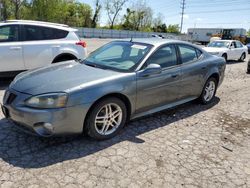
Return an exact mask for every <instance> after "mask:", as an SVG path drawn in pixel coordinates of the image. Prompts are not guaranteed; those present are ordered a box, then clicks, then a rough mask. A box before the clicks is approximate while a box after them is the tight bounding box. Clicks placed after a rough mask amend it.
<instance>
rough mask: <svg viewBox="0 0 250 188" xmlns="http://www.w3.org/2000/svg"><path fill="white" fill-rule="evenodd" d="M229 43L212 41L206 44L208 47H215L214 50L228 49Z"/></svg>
mask: <svg viewBox="0 0 250 188" xmlns="http://www.w3.org/2000/svg"><path fill="white" fill-rule="evenodd" d="M229 45H230V42H228V41H213V42H211V43H209V44H208V47H215V48H228V47H229Z"/></svg>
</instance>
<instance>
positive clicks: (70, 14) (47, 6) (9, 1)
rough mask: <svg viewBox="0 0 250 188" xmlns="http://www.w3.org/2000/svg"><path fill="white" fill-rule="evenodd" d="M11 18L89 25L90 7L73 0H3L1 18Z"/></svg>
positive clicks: (81, 25) (79, 25)
mask: <svg viewBox="0 0 250 188" xmlns="http://www.w3.org/2000/svg"><path fill="white" fill-rule="evenodd" d="M17 2H18V4H17ZM13 18H16V19H28V20H39V21H48V22H58V23H63V24H68V25H70V26H77V27H90V26H91V22H92V8H91V7H90V6H89V5H88V4H85V3H79V2H78V1H75V0H31V1H21V0H19V1H18V0H3V14H2V19H3V20H6V19H13Z"/></svg>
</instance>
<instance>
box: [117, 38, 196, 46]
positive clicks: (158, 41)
mask: <svg viewBox="0 0 250 188" xmlns="http://www.w3.org/2000/svg"><path fill="white" fill-rule="evenodd" d="M117 41H131V39H121V40H117ZM132 42H138V43H145V44H150V45H153V46H156V47H157V46H161V45H164V44H170V43H180V44H188V45H193V44H191V43H188V42H185V41H181V40H173V39H160V38H132ZM196 47H197V46H196Z"/></svg>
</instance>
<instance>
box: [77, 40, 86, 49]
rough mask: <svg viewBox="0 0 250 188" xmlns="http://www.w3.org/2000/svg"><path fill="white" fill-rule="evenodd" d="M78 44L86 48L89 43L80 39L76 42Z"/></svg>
mask: <svg viewBox="0 0 250 188" xmlns="http://www.w3.org/2000/svg"><path fill="white" fill-rule="evenodd" d="M76 45H80V46H82V47H83V48H86V47H87V43H86V42H84V41H79V42H77V43H76Z"/></svg>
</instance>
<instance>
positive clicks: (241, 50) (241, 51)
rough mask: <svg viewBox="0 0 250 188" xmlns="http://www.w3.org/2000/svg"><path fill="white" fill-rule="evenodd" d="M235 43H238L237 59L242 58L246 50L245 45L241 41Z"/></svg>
mask: <svg viewBox="0 0 250 188" xmlns="http://www.w3.org/2000/svg"><path fill="white" fill-rule="evenodd" d="M235 43H236V51H237V58H236V59H240V57H241V56H242V54H243V53H244V52H245V50H244V46H243V44H242V43H241V42H240V41H235Z"/></svg>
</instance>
